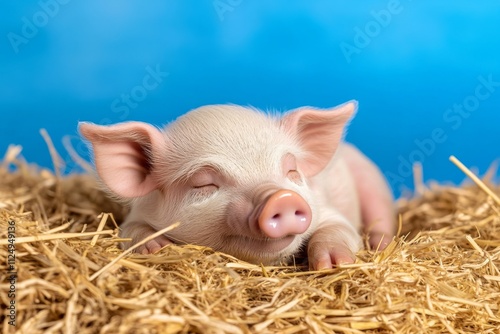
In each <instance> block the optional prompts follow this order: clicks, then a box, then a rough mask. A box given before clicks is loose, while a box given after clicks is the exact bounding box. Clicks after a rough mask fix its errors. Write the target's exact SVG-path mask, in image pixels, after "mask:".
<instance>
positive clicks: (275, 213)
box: [258, 189, 311, 238]
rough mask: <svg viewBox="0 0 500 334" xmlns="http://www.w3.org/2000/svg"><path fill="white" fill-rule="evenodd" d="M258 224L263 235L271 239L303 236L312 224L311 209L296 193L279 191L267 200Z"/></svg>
mask: <svg viewBox="0 0 500 334" xmlns="http://www.w3.org/2000/svg"><path fill="white" fill-rule="evenodd" d="M258 223H259V228H260V230H261V231H262V233H263V234H265V235H266V236H267V237H269V238H282V237H285V236H287V235H293V234H301V233H304V232H305V231H306V230H307V228H308V227H309V225H310V224H311V208H310V207H309V204H307V202H306V201H305V200H304V199H303V198H302V197H301V196H300V195H299V194H297V193H296V192H294V191H291V190H286V189H282V190H278V191H277V192H275V193H274V194H273V195H271V197H269V199H268V200H267V202H266V204H265V205H264V208H263V209H262V211H261V214H260V216H259V218H258Z"/></svg>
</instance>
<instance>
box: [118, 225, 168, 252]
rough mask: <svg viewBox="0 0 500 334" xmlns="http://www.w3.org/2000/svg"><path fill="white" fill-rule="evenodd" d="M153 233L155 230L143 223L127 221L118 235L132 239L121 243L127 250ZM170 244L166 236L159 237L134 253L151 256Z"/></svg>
mask: <svg viewBox="0 0 500 334" xmlns="http://www.w3.org/2000/svg"><path fill="white" fill-rule="evenodd" d="M155 232H156V230H155V229H153V228H152V227H151V226H149V225H148V224H146V223H144V222H137V221H127V222H125V223H123V225H122V226H121V232H120V235H126V236H129V237H130V238H132V240H131V241H126V242H123V248H124V249H127V248H129V247H131V246H133V245H135V244H136V243H138V242H140V241H141V240H143V239H145V238H147V237H148V236H150V235H151V234H153V233H155ZM172 243H173V242H172V241H170V240H169V239H168V238H167V237H166V236H164V235H160V236H158V237H156V238H154V239H152V240H149V241H148V242H146V243H145V244H144V245H141V246H139V247H138V248H136V249H135V252H136V253H140V254H153V253H156V252H157V251H159V250H160V249H161V248H163V247H164V246H166V245H169V244H172Z"/></svg>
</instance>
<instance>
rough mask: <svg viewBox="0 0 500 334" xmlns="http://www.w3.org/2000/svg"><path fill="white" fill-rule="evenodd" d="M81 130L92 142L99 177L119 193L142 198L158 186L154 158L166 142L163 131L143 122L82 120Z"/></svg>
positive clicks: (127, 196) (128, 196) (126, 196)
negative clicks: (105, 124) (101, 123)
mask: <svg viewBox="0 0 500 334" xmlns="http://www.w3.org/2000/svg"><path fill="white" fill-rule="evenodd" d="M79 131H80V133H81V134H82V135H83V136H84V137H85V138H86V139H87V140H89V141H90V143H91V144H92V148H93V151H94V161H95V165H96V169H97V173H98V174H99V177H100V178H101V179H102V180H103V182H104V183H105V184H106V186H107V187H108V188H109V189H110V190H111V191H112V192H114V193H115V194H116V195H118V196H121V197H124V198H133V197H140V196H144V195H146V194H148V193H150V192H151V191H153V190H155V189H156V188H157V187H158V180H156V179H155V177H154V174H153V173H152V159H153V157H154V155H155V154H157V152H160V151H161V150H162V147H163V146H164V145H165V139H164V137H163V135H162V133H161V132H160V130H158V129H157V128H155V127H154V126H152V125H149V124H146V123H141V122H127V123H121V124H116V125H110V126H101V125H96V124H92V123H83V122H82V123H80V124H79Z"/></svg>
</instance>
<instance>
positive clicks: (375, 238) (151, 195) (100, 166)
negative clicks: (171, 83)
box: [80, 102, 395, 269]
mask: <svg viewBox="0 0 500 334" xmlns="http://www.w3.org/2000/svg"><path fill="white" fill-rule="evenodd" d="M355 109H356V103H354V102H350V103H347V104H344V105H342V106H339V107H337V108H333V109H329V110H318V109H313V108H300V109H297V110H293V111H291V112H289V113H287V114H285V115H284V116H283V117H281V118H280V117H276V116H270V115H267V114H265V113H262V112H259V111H257V110H254V109H250V108H244V107H240V106H234V105H213V106H205V107H201V108H198V109H195V110H193V111H191V112H189V113H187V114H186V115H184V116H182V117H180V118H178V119H177V120H176V121H175V122H172V123H171V124H169V125H168V126H166V127H165V129H163V130H159V129H157V128H155V127H153V126H151V125H149V124H146V123H140V122H128V123H121V124H116V125H111V126H106V127H105V126H98V125H94V124H90V123H81V124H80V132H81V133H82V135H83V136H84V137H86V138H87V139H88V140H89V141H90V142H91V144H92V147H93V151H94V156H95V159H94V160H95V165H96V169H97V172H98V174H99V176H100V178H101V180H102V181H103V183H104V184H105V185H106V186H107V188H108V189H109V190H110V191H111V192H112V193H113V194H114V195H115V196H117V197H119V198H121V199H126V200H128V201H129V202H130V205H131V212H130V214H129V216H128V217H127V219H126V220H125V222H124V223H123V224H122V226H121V228H122V232H121V235H122V236H123V237H128V238H131V241H130V242H127V243H126V244H125V246H126V247H128V246H131V245H132V244H134V243H136V242H138V241H140V240H141V239H143V238H145V237H147V236H149V235H151V234H152V233H154V232H156V231H158V230H160V229H163V228H165V227H167V226H168V225H170V224H173V223H175V222H180V223H181V224H180V225H179V227H177V228H175V229H173V230H172V231H171V232H169V233H168V234H167V235H162V236H160V237H158V238H156V239H154V240H152V241H150V242H148V243H147V244H145V245H144V246H143V248H141V249H140V250H139V251H140V252H142V253H153V252H155V251H157V250H158V249H160V248H161V247H163V246H164V245H166V244H168V243H171V242H175V243H192V244H198V245H204V246H209V247H212V248H213V249H215V250H219V251H222V252H226V253H228V254H232V255H234V256H236V257H239V258H241V259H243V260H247V261H250V262H254V263H263V264H277V263H280V262H286V261H288V260H290V258H291V257H292V256H293V255H294V254H296V253H297V252H299V251H300V250H301V249H307V253H308V258H309V263H310V266H311V267H312V268H314V269H322V268H330V267H331V266H332V264H334V263H350V262H353V261H354V253H355V252H356V251H357V250H358V249H359V248H360V247H361V244H362V243H361V238H360V231H361V229H362V228H364V229H365V230H366V231H368V232H369V234H370V236H371V237H370V244H371V245H372V246H373V247H380V248H384V247H385V246H386V244H387V242H388V241H390V240H391V239H392V236H393V235H394V227H395V226H394V225H395V224H394V218H393V204H392V197H391V193H390V191H389V189H388V187H387V185H386V182H385V180H384V179H383V177H382V175H381V173H380V171H379V170H378V169H377V167H376V166H375V165H373V163H371V162H370V161H369V160H368V159H367V158H366V157H365V156H364V155H362V154H361V153H360V152H359V151H358V150H357V149H356V148H354V147H353V146H351V145H349V144H346V143H342V138H343V133H344V129H345V127H346V124H347V122H348V121H349V120H350V119H351V117H352V116H353V114H354V112H355Z"/></svg>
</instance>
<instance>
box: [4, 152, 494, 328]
mask: <svg viewBox="0 0 500 334" xmlns="http://www.w3.org/2000/svg"><path fill="white" fill-rule="evenodd" d="M19 152H20V149H19V148H18V147H14V146H13V147H11V148H10V150H9V152H8V153H7V154H6V157H5V159H4V162H3V164H2V165H1V166H0V245H1V247H0V268H1V273H0V277H1V279H0V304H1V305H2V313H1V315H0V326H1V328H0V331H2V332H3V333H11V332H18V333H29V334H36V333H422V332H425V333H500V272H499V266H500V215H499V210H500V206H499V204H498V203H497V202H496V200H497V199H495V197H496V195H495V194H498V193H499V190H500V188H499V187H497V186H495V185H493V184H491V183H489V184H488V187H489V188H488V189H492V190H493V193H491V194H488V193H487V192H485V190H484V189H482V188H481V187H479V186H477V185H476V184H468V185H463V186H460V187H452V186H440V185H436V184H434V185H431V186H430V187H427V186H425V185H423V184H418V187H417V189H418V193H419V194H420V196H417V197H414V198H411V199H402V200H400V201H399V211H400V222H401V226H400V227H401V229H402V230H401V232H400V234H399V236H398V237H397V238H395V239H394V241H393V242H392V243H391V244H390V245H389V247H388V248H387V249H386V250H384V251H382V252H374V251H366V250H363V251H360V252H359V253H358V254H357V261H356V263H355V264H352V265H344V266H340V267H337V268H334V269H332V270H326V271H319V272H314V271H308V270H307V268H306V267H305V266H303V265H301V264H296V265H292V266H276V267H263V266H259V265H253V264H248V263H245V262H243V261H239V260H238V259H236V258H233V257H231V256H229V255H226V254H222V253H218V252H214V251H212V250H210V249H208V248H205V247H199V246H194V245H187V246H172V245H171V246H167V247H166V248H164V249H162V250H161V251H160V252H159V253H157V254H154V255H140V254H135V253H131V252H124V251H122V250H121V249H120V248H119V247H118V243H119V241H120V240H121V239H120V238H119V237H118V227H117V225H116V223H115V222H114V219H115V220H116V221H118V223H119V222H120V221H121V219H122V217H123V216H124V214H126V208H122V207H121V206H119V205H118V204H116V203H114V202H113V201H111V200H109V199H108V198H107V197H106V196H105V194H103V193H102V192H101V191H99V190H98V187H97V184H96V182H95V180H94V178H93V177H92V176H90V175H72V176H69V177H60V176H59V175H58V173H56V174H55V175H54V174H53V173H51V172H49V171H48V170H44V169H40V168H37V167H36V166H32V165H28V164H26V163H25V162H23V161H22V160H21V159H20V158H19ZM51 153H52V154H53V152H51ZM9 222H14V223H15V256H16V260H15V270H16V272H17V276H16V281H15V295H16V296H15V303H16V304H15V306H16V317H15V318H16V319H15V323H16V326H15V327H13V326H11V325H9V319H10V318H9V314H10V313H9V310H8V308H7V306H9V305H10V301H11V298H9V296H8V293H9V289H10V283H9V277H10V276H9V274H8V271H9V267H8V260H9V258H8V255H9V251H8V249H9V248H8V244H9V235H8V233H7V231H8V227H9ZM10 237H12V235H11V236H10ZM297 263H300V262H297Z"/></svg>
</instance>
